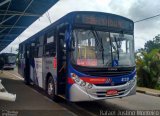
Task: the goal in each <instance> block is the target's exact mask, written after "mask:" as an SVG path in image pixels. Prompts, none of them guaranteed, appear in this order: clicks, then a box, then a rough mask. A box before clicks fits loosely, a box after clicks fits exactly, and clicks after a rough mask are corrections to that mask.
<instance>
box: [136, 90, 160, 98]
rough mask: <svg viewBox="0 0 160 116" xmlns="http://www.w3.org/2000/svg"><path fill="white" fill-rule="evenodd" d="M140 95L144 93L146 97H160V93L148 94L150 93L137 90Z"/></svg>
mask: <svg viewBox="0 0 160 116" xmlns="http://www.w3.org/2000/svg"><path fill="white" fill-rule="evenodd" d="M136 91H137V92H138V93H143V94H146V95H151V96H155V97H160V93H153V92H148V91H144V90H136Z"/></svg>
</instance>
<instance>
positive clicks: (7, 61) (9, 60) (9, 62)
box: [0, 53, 17, 70]
mask: <svg viewBox="0 0 160 116" xmlns="http://www.w3.org/2000/svg"><path fill="white" fill-rule="evenodd" d="M0 58H2V59H3V61H4V66H3V69H12V70H14V68H16V59H17V55H16V54H14V53H1V54H0Z"/></svg>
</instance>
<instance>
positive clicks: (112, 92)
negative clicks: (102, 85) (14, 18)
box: [106, 89, 118, 95]
mask: <svg viewBox="0 0 160 116" xmlns="http://www.w3.org/2000/svg"><path fill="white" fill-rule="evenodd" d="M106 94H107V95H116V94H118V91H117V90H115V89H113V90H107V93H106Z"/></svg>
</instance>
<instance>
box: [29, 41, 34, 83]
mask: <svg viewBox="0 0 160 116" xmlns="http://www.w3.org/2000/svg"><path fill="white" fill-rule="evenodd" d="M34 54H35V43H34V42H32V43H31V46H30V48H29V62H30V66H29V67H30V79H31V80H32V81H33V82H35V77H34V76H35V74H34V73H35V61H34Z"/></svg>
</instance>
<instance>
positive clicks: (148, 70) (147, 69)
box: [136, 35, 160, 89]
mask: <svg viewBox="0 0 160 116" xmlns="http://www.w3.org/2000/svg"><path fill="white" fill-rule="evenodd" d="M136 66H137V76H138V79H137V80H138V83H137V84H138V85H139V86H144V87H149V88H156V89H160V84H159V83H158V80H159V79H160V35H158V36H156V37H155V38H154V39H153V41H151V40H150V41H147V42H146V44H145V47H144V49H143V48H142V49H139V50H138V51H137V52H136Z"/></svg>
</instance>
